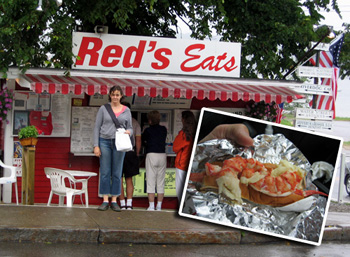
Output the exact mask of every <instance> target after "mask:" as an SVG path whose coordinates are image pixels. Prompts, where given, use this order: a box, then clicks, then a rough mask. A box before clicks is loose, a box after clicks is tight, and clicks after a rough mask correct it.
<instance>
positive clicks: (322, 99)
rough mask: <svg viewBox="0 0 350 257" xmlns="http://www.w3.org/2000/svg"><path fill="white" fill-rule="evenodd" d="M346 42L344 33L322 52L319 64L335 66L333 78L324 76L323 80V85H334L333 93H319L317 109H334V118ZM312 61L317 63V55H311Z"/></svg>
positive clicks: (327, 66)
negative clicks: (343, 49) (340, 62)
mask: <svg viewBox="0 0 350 257" xmlns="http://www.w3.org/2000/svg"><path fill="white" fill-rule="evenodd" d="M343 42H344V34H341V35H340V36H338V37H337V38H336V39H335V40H333V41H332V42H331V45H330V47H329V51H327V52H325V51H322V52H320V56H319V64H320V67H324V68H333V73H332V78H323V79H322V81H321V84H322V85H327V86H331V87H332V95H330V96H324V95H318V96H316V109H320V110H333V118H335V100H336V99H337V91H338V77H339V68H338V64H339V63H338V62H339V55H340V49H341V47H342V45H343ZM310 62H311V64H312V65H316V55H314V56H313V57H311V59H310ZM312 104H313V103H312V101H311V102H310V106H312Z"/></svg>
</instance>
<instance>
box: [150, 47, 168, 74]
mask: <svg viewBox="0 0 350 257" xmlns="http://www.w3.org/2000/svg"><path fill="white" fill-rule="evenodd" d="M171 54H172V52H171V50H170V49H168V48H160V49H158V50H157V51H155V53H154V58H156V59H157V60H158V61H159V62H161V63H156V62H152V63H151V67H152V68H153V69H155V70H161V69H165V68H166V67H168V66H169V64H170V60H169V59H168V58H166V57H165V56H164V55H171Z"/></svg>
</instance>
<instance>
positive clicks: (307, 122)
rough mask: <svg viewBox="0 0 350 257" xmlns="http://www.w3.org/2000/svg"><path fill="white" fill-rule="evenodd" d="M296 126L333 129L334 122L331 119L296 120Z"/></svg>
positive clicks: (322, 129)
mask: <svg viewBox="0 0 350 257" xmlns="http://www.w3.org/2000/svg"><path fill="white" fill-rule="evenodd" d="M295 127H297V128H303V129H309V130H321V131H332V122H331V121H311V120H295Z"/></svg>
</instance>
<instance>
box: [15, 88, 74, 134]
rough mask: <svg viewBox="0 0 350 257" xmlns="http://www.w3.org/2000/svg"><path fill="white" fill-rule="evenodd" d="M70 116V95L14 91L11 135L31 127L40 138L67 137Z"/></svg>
mask: <svg viewBox="0 0 350 257" xmlns="http://www.w3.org/2000/svg"><path fill="white" fill-rule="evenodd" d="M70 114H71V96H70V95H63V94H59V93H57V94H48V93H41V94H37V93H34V92H28V91H15V93H14V111H13V124H12V134H13V135H14V136H16V135H18V132H19V131H20V130H21V129H22V128H24V127H26V126H28V125H33V126H36V127H37V128H38V129H39V130H40V131H41V134H40V136H51V137H69V135H70V124H69V121H70V120H71V119H70Z"/></svg>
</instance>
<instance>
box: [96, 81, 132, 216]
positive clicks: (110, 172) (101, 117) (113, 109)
mask: <svg viewBox="0 0 350 257" xmlns="http://www.w3.org/2000/svg"><path fill="white" fill-rule="evenodd" d="M108 98H109V103H108V104H105V105H102V106H101V107H100V109H99V110H98V112H97V115H96V122H95V128H94V154H95V156H97V157H99V158H100V182H99V183H100V184H99V196H102V197H103V203H102V204H101V205H100V206H99V207H98V210H100V211H106V210H108V208H109V196H111V198H112V199H111V205H110V206H111V209H112V210H113V211H120V206H119V205H118V204H117V197H118V196H119V195H120V193H121V176H122V169H123V162H124V156H125V152H121V151H117V149H116V146H115V132H116V130H117V128H124V129H125V133H126V134H129V135H132V134H133V129H132V121H131V112H130V109H129V108H128V107H126V106H125V105H122V104H121V99H122V98H123V91H122V89H121V88H120V86H113V87H112V88H111V89H110V91H109V96H108ZM113 115H114V116H113ZM114 117H115V118H116V119H117V121H116V122H115V121H114V119H115V118H114ZM117 124H118V127H117Z"/></svg>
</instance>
